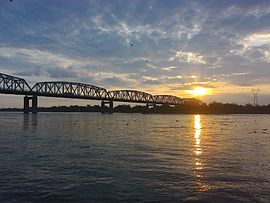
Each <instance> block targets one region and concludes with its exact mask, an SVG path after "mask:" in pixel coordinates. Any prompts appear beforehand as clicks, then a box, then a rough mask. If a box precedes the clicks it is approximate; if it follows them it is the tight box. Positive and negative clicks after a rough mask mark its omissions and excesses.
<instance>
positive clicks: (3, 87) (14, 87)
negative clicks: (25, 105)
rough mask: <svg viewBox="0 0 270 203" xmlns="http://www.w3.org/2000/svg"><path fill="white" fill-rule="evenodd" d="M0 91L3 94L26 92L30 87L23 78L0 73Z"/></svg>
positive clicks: (29, 90)
mask: <svg viewBox="0 0 270 203" xmlns="http://www.w3.org/2000/svg"><path fill="white" fill-rule="evenodd" d="M0 92H1V93H5V94H28V93H30V92H31V88H30V86H29V85H28V83H27V82H26V81H25V80H24V79H23V78H18V77H14V76H12V75H7V74H3V73H0Z"/></svg>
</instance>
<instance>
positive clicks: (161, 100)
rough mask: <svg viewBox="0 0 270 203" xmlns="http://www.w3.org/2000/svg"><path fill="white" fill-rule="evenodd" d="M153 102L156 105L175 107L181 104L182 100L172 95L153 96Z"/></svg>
mask: <svg viewBox="0 0 270 203" xmlns="http://www.w3.org/2000/svg"><path fill="white" fill-rule="evenodd" d="M153 97H154V100H155V103H156V104H171V105H177V104H183V103H184V100H183V99H181V98H179V97H176V96H172V95H154V96H153Z"/></svg>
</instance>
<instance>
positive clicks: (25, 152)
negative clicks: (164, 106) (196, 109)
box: [0, 112, 270, 202]
mask: <svg viewBox="0 0 270 203" xmlns="http://www.w3.org/2000/svg"><path fill="white" fill-rule="evenodd" d="M0 178H1V179H0V202H270V193H269V191H270V115H143V114H112V115H102V114H99V113H38V114H37V115H31V114H29V115H23V114H22V113H9V112H1V114H0Z"/></svg>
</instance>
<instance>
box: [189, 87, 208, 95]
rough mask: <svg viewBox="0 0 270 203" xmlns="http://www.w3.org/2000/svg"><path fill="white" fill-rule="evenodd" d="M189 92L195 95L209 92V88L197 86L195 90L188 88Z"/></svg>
mask: <svg viewBox="0 0 270 203" xmlns="http://www.w3.org/2000/svg"><path fill="white" fill-rule="evenodd" d="M187 92H188V93H189V94H192V95H193V96H195V97H197V96H204V95H207V94H209V90H208V89H207V88H204V87H195V88H194V89H193V90H188V91H187Z"/></svg>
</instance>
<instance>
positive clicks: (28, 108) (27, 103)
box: [23, 95, 38, 114]
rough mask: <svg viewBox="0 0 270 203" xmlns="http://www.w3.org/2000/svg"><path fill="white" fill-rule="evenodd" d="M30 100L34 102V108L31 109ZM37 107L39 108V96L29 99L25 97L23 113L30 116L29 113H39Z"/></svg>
mask: <svg viewBox="0 0 270 203" xmlns="http://www.w3.org/2000/svg"><path fill="white" fill-rule="evenodd" d="M30 100H32V108H30V106H29V104H30ZM37 107H38V98H37V96H35V95H34V96H32V97H28V96H25V97H24V99H23V112H24V113H25V114H28V113H29V112H32V114H36V113H37Z"/></svg>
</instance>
